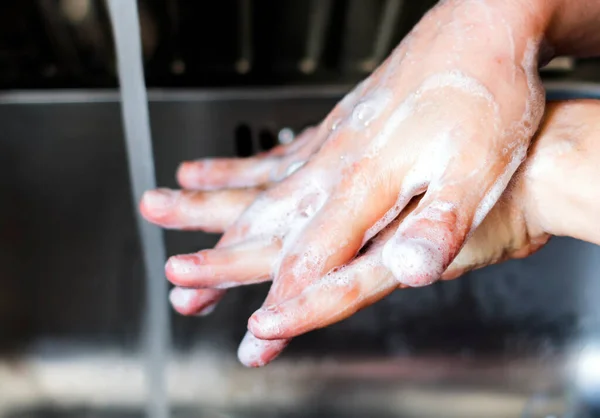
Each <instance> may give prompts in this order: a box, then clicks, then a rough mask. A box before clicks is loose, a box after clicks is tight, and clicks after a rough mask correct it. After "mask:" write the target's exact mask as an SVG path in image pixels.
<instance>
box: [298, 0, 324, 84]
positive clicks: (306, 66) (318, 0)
mask: <svg viewBox="0 0 600 418" xmlns="http://www.w3.org/2000/svg"><path fill="white" fill-rule="evenodd" d="M331 6H332V0H312V2H311V5H310V16H309V22H308V36H307V39H306V49H305V53H304V58H303V59H302V61H300V71H302V72H303V73H305V74H311V73H313V72H315V70H316V69H317V67H318V66H319V62H320V60H321V54H322V53H323V48H324V44H325V36H326V34H327V28H328V26H329V16H330V14H331Z"/></svg>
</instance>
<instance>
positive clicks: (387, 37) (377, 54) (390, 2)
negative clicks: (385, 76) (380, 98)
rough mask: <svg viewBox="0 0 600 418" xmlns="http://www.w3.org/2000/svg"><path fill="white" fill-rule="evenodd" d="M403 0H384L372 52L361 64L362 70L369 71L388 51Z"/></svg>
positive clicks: (396, 27) (396, 26)
mask: <svg viewBox="0 0 600 418" xmlns="http://www.w3.org/2000/svg"><path fill="white" fill-rule="evenodd" d="M403 5H404V0H386V2H385V5H384V7H383V9H382V11H381V18H380V23H379V30H378V31H377V37H376V38H375V43H374V44H373V54H372V55H371V57H370V58H368V59H367V60H365V61H364V62H363V64H362V70H363V71H365V72H369V73H370V72H371V71H373V70H374V69H375V67H377V65H379V63H380V62H382V61H383V59H384V58H385V57H386V55H387V54H388V53H389V52H390V49H391V43H392V37H393V35H394V31H395V30H397V29H398V20H399V18H400V14H401V12H402V6H403Z"/></svg>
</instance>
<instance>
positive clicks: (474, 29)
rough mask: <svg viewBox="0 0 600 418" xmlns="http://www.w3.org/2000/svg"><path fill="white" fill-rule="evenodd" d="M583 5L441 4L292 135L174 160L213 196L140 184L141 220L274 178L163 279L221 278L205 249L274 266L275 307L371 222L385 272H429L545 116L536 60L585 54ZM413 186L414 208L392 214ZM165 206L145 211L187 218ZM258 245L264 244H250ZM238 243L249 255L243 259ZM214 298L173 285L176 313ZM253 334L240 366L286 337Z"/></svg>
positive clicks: (434, 272) (423, 277) (416, 282)
mask: <svg viewBox="0 0 600 418" xmlns="http://www.w3.org/2000/svg"><path fill="white" fill-rule="evenodd" d="M567 3H568V4H567ZM598 18H600V3H598V2H593V1H585V0H579V1H577V2H567V1H566V0H527V1H526V0H477V1H476V0H447V1H444V2H441V3H440V4H439V5H438V6H436V7H435V8H434V9H432V11H430V12H429V13H428V14H427V15H425V16H424V17H423V19H422V20H421V21H420V22H419V24H417V25H416V26H415V28H414V29H413V30H412V31H411V33H410V34H409V36H407V38H406V39H405V40H404V41H403V42H402V43H401V44H400V45H399V46H398V47H397V48H396V49H395V50H394V52H393V53H392V54H391V55H390V57H389V58H388V59H387V60H386V61H385V62H384V63H383V64H382V65H381V66H380V67H379V68H378V69H377V70H376V71H375V72H374V73H373V74H372V75H371V76H370V77H368V78H367V79H366V80H365V81H364V82H363V83H361V84H360V85H359V86H357V87H356V88H355V89H354V91H353V92H351V93H350V94H349V95H348V96H347V97H346V98H345V99H344V100H342V101H341V102H340V103H339V104H338V105H337V106H336V107H335V108H334V109H333V110H332V112H331V113H330V114H329V115H328V116H327V117H326V118H325V119H324V121H323V122H322V123H321V124H320V125H319V126H318V127H315V128H314V129H312V130H310V131H308V132H306V133H305V135H303V138H302V140H301V141H298V142H296V143H293V144H291V145H290V146H287V147H280V148H277V149H276V150H275V151H273V152H272V153H269V154H267V155H262V156H257V157H254V158H251V159H226V160H204V161H197V162H190V163H186V164H183V165H182V167H181V168H180V170H179V173H178V178H179V181H180V183H181V185H182V186H183V187H184V188H187V189H196V190H199V191H207V190H212V192H211V193H212V194H207V193H200V194H196V195H188V194H183V195H178V196H177V197H173V196H172V195H171V194H169V193H168V192H166V191H165V192H162V196H159V194H157V193H155V194H153V195H150V196H151V199H153V200H154V201H153V203H152V204H151V205H149V206H148V205H146V204H145V203H142V212H143V213H144V214H145V216H147V217H148V218H150V219H151V218H152V214H151V213H149V212H152V210H158V211H160V210H163V209H165V207H170V205H173V204H175V203H173V202H175V201H176V204H177V205H179V204H181V205H182V207H186V205H187V208H188V209H189V208H192V209H193V208H195V209H197V210H200V209H198V208H199V207H200V206H197V205H195V204H194V203H192V201H198V200H201V201H203V202H207V201H209V200H211V199H212V201H213V203H214V202H215V199H217V200H218V199H221V198H223V199H224V198H225V197H224V196H225V195H221V194H219V193H230V194H229V195H227V196H229V197H228V199H234V197H232V195H231V193H233V191H232V190H230V189H231V188H240V187H244V188H252V187H258V186H260V187H263V188H264V185H265V183H274V184H271V185H270V186H269V187H268V188H266V190H262V191H261V192H260V193H259V192H257V191H256V190H254V191H250V192H249V193H250V194H248V195H245V199H247V200H252V199H254V200H252V203H251V204H250V205H249V206H248V207H247V208H246V209H245V211H244V212H243V213H241V214H239V213H238V215H239V217H236V218H235V221H234V222H233V223H232V224H231V225H228V228H226V230H225V233H224V235H223V237H222V239H221V241H220V242H219V244H218V246H217V248H216V249H215V250H214V251H213V252H209V253H206V252H201V253H199V254H197V255H188V256H179V257H174V258H171V259H170V260H169V262H168V263H167V266H166V272H167V277H168V278H169V279H170V280H172V281H173V282H174V283H176V284H178V285H179V286H182V287H190V286H194V280H195V279H196V277H195V276H194V274H195V273H194V272H195V271H196V270H197V267H198V266H202V267H201V268H202V269H203V270H204V271H205V275H214V277H219V279H218V280H221V279H220V278H221V277H222V276H225V275H226V273H225V272H224V271H221V270H222V269H221V270H219V269H218V268H217V267H214V265H216V264H218V263H215V262H212V263H210V262H209V264H210V265H211V269H207V268H206V265H207V261H206V260H207V259H209V260H215V259H219V260H223V262H224V263H226V262H230V261H231V260H232V259H235V260H236V265H237V267H236V268H238V269H239V270H241V271H243V272H244V274H245V275H246V276H247V277H245V283H252V282H258V281H264V280H266V279H268V278H270V277H271V275H272V276H273V278H274V282H273V286H272V288H271V291H270V292H269V295H268V296H267V299H266V301H265V307H268V306H273V305H279V304H281V303H284V302H285V301H288V300H292V299H294V298H296V297H299V296H300V294H301V292H302V291H303V289H305V288H308V287H310V286H311V285H312V284H314V283H316V282H317V281H319V280H321V279H322V277H323V276H324V275H326V274H327V273H328V272H329V271H331V270H333V269H339V268H341V267H343V266H346V265H347V264H348V263H349V262H351V261H352V260H354V259H355V257H356V255H357V254H358V252H359V251H360V250H361V249H362V250H363V251H364V248H363V245H364V244H365V243H367V242H368V241H369V240H370V238H372V237H373V236H375V235H377V234H378V233H380V232H382V230H384V228H385V230H384V231H385V232H384V234H391V235H390V236H389V239H386V240H385V243H384V244H382V247H381V248H380V250H379V252H380V254H379V256H380V260H379V262H380V265H381V268H383V269H385V270H386V271H388V272H391V274H392V277H393V278H394V279H395V282H396V286H423V285H427V284H430V283H432V282H434V281H436V280H438V279H440V278H442V273H444V272H445V271H448V268H449V267H450V266H451V265H452V263H453V262H454V261H455V258H456V256H457V254H458V253H459V252H460V250H461V248H463V247H464V245H465V241H466V240H467V238H468V237H470V236H472V235H473V234H474V231H476V229H477V227H478V225H479V224H480V222H481V221H482V220H483V219H484V218H485V216H486V215H487V214H488V212H489V211H490V209H491V208H492V207H493V206H494V203H496V201H497V200H498V198H499V197H500V195H501V194H502V192H503V190H504V189H505V188H506V186H507V185H508V183H509V181H510V179H511V177H512V176H513V175H514V173H515V172H516V170H517V169H518V167H519V165H520V164H521V162H522V161H523V159H524V158H525V156H526V152H527V149H528V147H529V145H530V142H531V139H532V137H533V135H534V133H535V131H536V129H537V128H538V125H539V123H540V120H541V118H542V115H543V114H544V100H543V89H542V86H541V83H540V80H539V77H538V71H537V70H538V67H539V65H540V63H543V62H546V61H548V60H549V59H550V58H551V57H552V56H553V55H554V54H565V53H572V54H576V55H582V56H583V55H591V54H595V53H597V52H598V49H599V48H598V46H599V45H600V39H598V38H599V35H598V34H597V33H596V32H597V30H596V27H595V26H596V24H595V22H597V21H598ZM572 45H576V46H575V47H573V46H572ZM299 164H303V166H302V167H301V168H299V169H297V170H296V171H295V172H294V173H293V174H291V175H288V174H290V171H293V170H291V169H292V168H298V165H299ZM286 175H287V177H286ZM237 193H241V192H239V191H238V192H237ZM417 196H420V202H419V204H418V205H417V206H416V207H415V208H414V210H410V211H408V212H406V211H405V212H404V213H405V214H406V216H403V217H401V218H398V216H399V215H400V213H401V212H402V211H403V210H404V209H406V208H407V205H409V203H410V202H411V201H414V199H415V197H417ZM186 202H187V203H186ZM150 206H151V207H152V208H153V209H152V210H149V209H148V207H150ZM205 206H208V204H206V203H205ZM160 208H163V209H160ZM227 208H228V210H229V206H227ZM190 211H191V212H194V210H188V212H190ZM163 212H164V213H168V210H166V211H163ZM184 212H185V210H184ZM232 212H233V210H232ZM164 213H163V215H164ZM182 216H183V217H184V218H185V216H192V215H191V214H190V213H188V214H187V215H182ZM211 216H212V218H211V219H210V220H204V221H202V222H204V224H205V225H212V226H209V227H210V228H212V230H213V231H214V230H215V229H216V228H217V227H216V225H217V224H225V223H226V222H225V220H224V218H225V214H224V213H219V214H212V215H211ZM166 217H168V215H164V216H163V217H162V218H163V219H162V220H160V221H157V222H158V223H160V224H164V225H165V226H168V227H178V228H188V229H189V228H192V227H194V226H195V227H196V228H200V227H201V226H202V225H200V224H196V225H192V226H189V225H188V224H186V223H185V222H180V221H177V222H175V221H166ZM215 219H216V220H215ZM232 219H233V218H232ZM392 221H393V224H390V223H391V222H392ZM186 225H188V226H186ZM387 236H388V235H386V237H387ZM536 245H537V244H536ZM262 252H265V253H268V254H276V256H274V257H273V259H268V257H262V256H257V254H258V255H260V254H262ZM232 254H233V255H232ZM240 254H244V255H250V254H253V255H255V257H250V256H248V257H247V259H248V261H247V264H244V262H243V261H240V260H243V259H244V258H243V257H242V256H240ZM251 259H252V260H251ZM267 259H268V260H269V261H265V263H267V264H268V266H267V267H268V269H267V270H268V271H269V273H268V274H266V273H265V274H260V273H261V272H263V269H264V268H265V266H264V265H257V264H260V261H259V260H267ZM215 269H216V270H215ZM208 271H210V272H211V273H210V274H207V273H206V272H208ZM265 271H266V270H265ZM214 280H217V279H214ZM233 282H235V280H233V279H231V278H230V279H229V281H224V282H219V283H216V282H215V283H213V284H212V286H219V287H228V286H227V283H229V286H231V285H232V283H233ZM206 285H207V286H208V285H209V284H206ZM222 296H223V291H222V290H216V289H201V290H183V289H179V290H175V291H174V293H172V295H171V297H172V301H173V303H174V305H175V306H176V309H178V310H179V311H180V312H182V313H191V312H198V310H199V309H201V308H202V309H207V306H209V305H207V303H212V304H214V303H216V301H218V299H220V298H221V297H222ZM184 300H185V301H186V303H180V302H182V301H184ZM190 301H191V302H190ZM184 306H185V307H184ZM253 328H254V326H252V322H251V329H253ZM255 331H257V332H259V331H258V330H255ZM259 334H260V332H259ZM264 335H266V334H261V336H264ZM253 338H254V337H253V336H252V334H248V335H247V337H246V338H245V340H244V342H243V343H242V349H241V351H240V352H241V353H244V352H247V351H248V350H247V349H245V348H244V346H246V348H248V347H254V348H255V350H254V352H262V354H261V355H259V356H257V357H256V358H253V359H246V360H247V361H244V362H245V363H246V364H249V365H260V364H263V363H265V362H268V361H269V360H270V359H272V358H273V357H274V356H276V355H277V354H278V353H279V352H280V351H281V350H282V349H283V348H284V347H285V345H286V344H287V343H288V339H287V337H286V338H282V339H279V340H270V341H259V340H255V339H253ZM265 338H266V337H265ZM261 344H262V348H256V347H257V346H259V345H261ZM261 350H262V351H261Z"/></svg>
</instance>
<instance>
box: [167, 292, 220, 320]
mask: <svg viewBox="0 0 600 418" xmlns="http://www.w3.org/2000/svg"><path fill="white" fill-rule="evenodd" d="M224 295H225V291H223V290H215V289H187V288H182V287H175V288H173V289H172V290H171V292H170V293H169V300H170V302H171V305H172V306H173V308H174V309H175V310H176V311H177V312H179V313H180V314H181V315H198V316H205V315H208V314H210V313H211V312H212V311H213V310H214V309H215V307H216V306H217V303H218V302H219V301H220V300H221V299H222V298H223V296H224Z"/></svg>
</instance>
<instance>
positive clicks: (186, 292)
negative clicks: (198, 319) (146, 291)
mask: <svg viewBox="0 0 600 418" xmlns="http://www.w3.org/2000/svg"><path fill="white" fill-rule="evenodd" d="M194 297H195V290H194V289H184V288H181V287H174V288H173V289H172V290H171V292H170V293H169V302H171V306H173V308H174V309H175V310H176V311H177V312H179V313H180V314H182V315H190V314H191V310H192V307H191V304H192V302H193V300H194Z"/></svg>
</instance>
